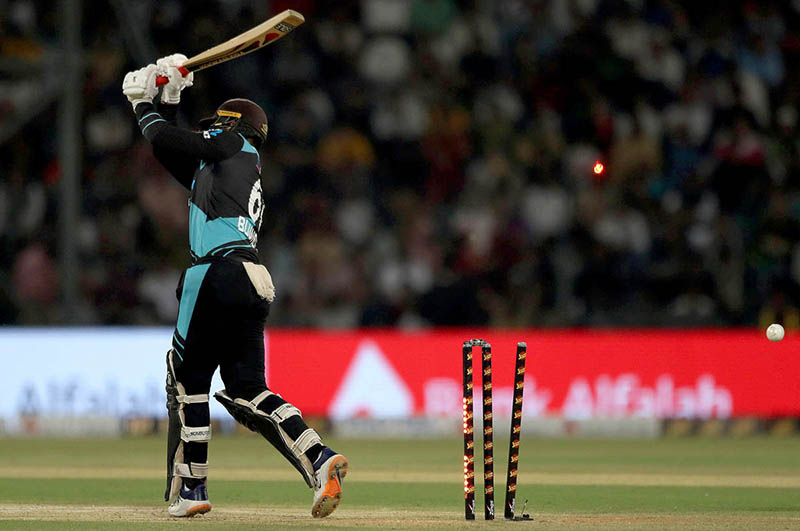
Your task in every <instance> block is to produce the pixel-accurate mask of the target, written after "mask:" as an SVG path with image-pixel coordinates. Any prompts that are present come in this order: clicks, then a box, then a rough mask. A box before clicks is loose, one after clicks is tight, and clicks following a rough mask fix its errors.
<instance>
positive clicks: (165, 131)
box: [122, 54, 243, 188]
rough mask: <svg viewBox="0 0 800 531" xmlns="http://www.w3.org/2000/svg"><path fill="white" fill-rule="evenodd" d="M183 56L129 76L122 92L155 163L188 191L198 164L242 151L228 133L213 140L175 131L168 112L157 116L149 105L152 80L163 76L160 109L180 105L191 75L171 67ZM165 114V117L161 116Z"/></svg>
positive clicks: (154, 93)
mask: <svg viewBox="0 0 800 531" xmlns="http://www.w3.org/2000/svg"><path fill="white" fill-rule="evenodd" d="M183 57H185V56H183V55H181V54H174V55H171V56H167V57H165V58H163V59H160V60H159V62H160V63H161V66H159V65H157V64H151V65H148V66H146V67H144V68H141V69H139V70H135V71H133V72H129V73H128V74H127V75H126V76H125V79H124V81H123V83H122V92H123V94H125V96H126V97H127V98H128V101H130V103H131V105H132V107H133V110H134V113H135V114H136V119H137V121H138V123H139V128H140V129H141V131H142V134H143V135H144V137H145V138H147V140H149V141H150V143H151V144H153V147H154V153H155V155H156V156H157V157H158V159H159V161H160V162H161V163H162V164H163V165H164V166H165V167H166V168H167V170H169V172H170V173H172V175H173V176H175V178H177V179H178V181H180V182H181V184H183V185H184V186H186V187H187V188H189V187H190V186H191V181H192V177H193V174H194V171H195V169H197V165H198V164H199V161H201V160H204V161H207V162H214V161H218V160H223V159H225V158H228V157H230V156H231V155H232V154H234V153H236V152H237V151H239V149H241V147H242V142H243V140H242V138H241V137H240V136H239V135H235V134H232V133H226V134H220V135H216V136H213V137H211V136H208V135H202V134H201V133H197V132H194V131H189V130H187V129H183V128H180V127H177V126H176V125H174V124H172V123H170V121H171V119H172V117H171V116H170V115H169V112H166V111H164V112H163V114H162V112H159V110H158V109H156V107H155V106H154V105H153V99H154V98H155V97H156V96H157V95H158V87H157V86H156V79H157V77H158V76H159V75H164V74H166V75H167V77H169V82H168V83H167V85H165V86H164V89H163V90H162V96H161V102H162V106H164V105H166V108H167V109H169V108H170V107H172V108H173V109H174V106H175V105H177V103H179V102H180V94H181V91H182V90H183V89H184V88H187V87H189V86H191V84H192V74H190V75H189V76H186V77H183V76H182V75H181V74H180V73H179V71H178V68H177V67H176V66H175V65H176V64H177V63H178V62H179V61H180V59H181V58H183ZM165 114H166V115H167V116H165Z"/></svg>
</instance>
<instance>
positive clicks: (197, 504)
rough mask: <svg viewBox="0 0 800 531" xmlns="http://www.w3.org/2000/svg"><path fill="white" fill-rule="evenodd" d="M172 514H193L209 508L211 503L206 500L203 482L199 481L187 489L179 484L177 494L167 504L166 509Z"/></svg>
mask: <svg viewBox="0 0 800 531" xmlns="http://www.w3.org/2000/svg"><path fill="white" fill-rule="evenodd" d="M167 510H168V511H169V514H170V515H172V516H178V517H181V516H194V515H196V514H204V513H207V512H208V511H210V510H211V503H209V501H208V492H207V491H206V485H205V483H201V484H199V485H198V486H196V487H195V488H193V489H187V488H186V486H185V485H181V491H180V492H179V493H178V496H177V497H176V498H175V499H174V500H173V501H172V503H170V504H169V508H168V509H167Z"/></svg>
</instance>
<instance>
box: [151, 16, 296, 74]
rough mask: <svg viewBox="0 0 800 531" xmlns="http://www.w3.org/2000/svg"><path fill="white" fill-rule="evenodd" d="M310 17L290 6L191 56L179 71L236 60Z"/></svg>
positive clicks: (191, 70)
mask: <svg viewBox="0 0 800 531" xmlns="http://www.w3.org/2000/svg"><path fill="white" fill-rule="evenodd" d="M305 21H306V19H305V18H304V17H303V15H301V14H300V13H298V12H297V11H294V10H293V9H287V10H286V11H283V12H281V13H278V14H277V15H275V16H274V17H272V18H270V19H269V20H267V21H265V22H262V23H261V24H259V25H258V26H256V27H255V28H252V29H249V30H247V31H245V32H244V33H242V34H240V35H237V36H236V37H234V38H232V39H230V40H228V41H225V42H223V43H222V44H218V45H216V46H214V47H213V48H209V49H208V50H206V51H204V52H202V53H199V54H197V55H195V56H193V57H190V58H189V59H188V60H187V61H186V62H185V63H183V65H182V66H180V67H178V70H179V71H180V73H181V74H183V75H184V76H186V75H188V74H189V72H197V71H198V70H203V69H205V68H208V67H209V66H214V65H218V64H220V63H224V62H225V61H230V60H231V59H236V58H237V57H241V56H243V55H246V54H248V53H250V52H254V51H256V50H258V49H259V48H262V47H264V46H266V45H267V44H270V43H271V42H274V41H277V40H278V39H280V38H281V37H283V36H285V35H287V34H289V33H291V32H292V30H294V29H295V28H296V27H297V26H299V25H300V24H302V23H303V22H305ZM168 82H169V78H167V77H166V76H158V77H157V78H156V86H159V87H160V86H161V85H166V84H167V83H168Z"/></svg>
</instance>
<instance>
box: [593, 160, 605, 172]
mask: <svg viewBox="0 0 800 531" xmlns="http://www.w3.org/2000/svg"><path fill="white" fill-rule="evenodd" d="M605 170H606V167H605V166H603V163H602V162H600V161H599V160H598V161H597V162H595V163H594V173H595V175H600V174H601V173H603V172H604V171H605Z"/></svg>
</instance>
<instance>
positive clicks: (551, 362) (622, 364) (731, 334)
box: [265, 329, 800, 419]
mask: <svg viewBox="0 0 800 531" xmlns="http://www.w3.org/2000/svg"><path fill="white" fill-rule="evenodd" d="M471 338H482V339H485V340H487V341H489V342H490V343H491V344H492V352H493V359H494V389H495V391H494V403H495V412H496V415H500V414H502V413H504V412H505V411H510V408H511V395H512V377H513V365H514V354H515V349H516V343H517V341H525V342H526V343H527V345H528V372H527V378H526V383H525V416H526V418H527V417H529V416H531V415H533V416H537V415H538V416H541V415H558V416H563V417H567V418H575V419H579V418H601V417H657V418H677V417H686V418H728V417H737V416H761V417H780V416H800V357H798V352H800V337H797V336H793V335H789V336H787V337H786V339H784V340H783V341H781V342H779V343H771V342H769V341H768V340H767V339H766V338H765V337H764V334H763V332H762V331H757V330H737V331H724V330H703V331H680V330H674V331H650V330H646V331H628V330H602V331H597V330H591V331H589V330H585V331H584V330H578V331H573V330H570V331H539V330H502V331H498V330H468V329H453V330H445V331H421V332H399V331H395V330H376V331H347V332H325V331H308V330H298V331H290V330H267V332H266V333H265V345H266V347H267V364H266V367H267V381H268V383H269V386H270V387H271V388H272V389H273V390H274V391H276V392H279V393H281V394H282V395H283V396H284V397H285V398H286V399H287V400H289V401H290V402H292V403H293V404H295V405H296V406H297V407H299V408H300V409H301V410H302V411H303V412H304V414H306V415H326V416H330V417H332V418H348V417H358V416H370V417H407V416H411V415H427V416H451V417H460V415H461V344H462V343H463V341H464V340H466V339H471ZM475 358H476V359H478V358H479V356H475Z"/></svg>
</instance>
